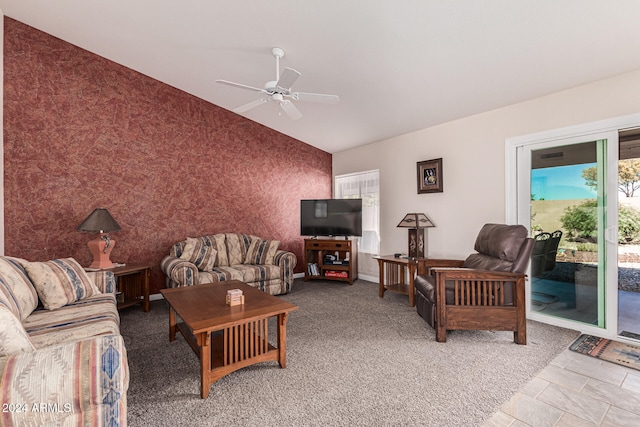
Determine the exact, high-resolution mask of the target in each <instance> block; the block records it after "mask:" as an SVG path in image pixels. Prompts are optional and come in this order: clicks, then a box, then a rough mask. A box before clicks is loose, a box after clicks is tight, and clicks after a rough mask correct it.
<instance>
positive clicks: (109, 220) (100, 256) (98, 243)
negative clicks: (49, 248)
mask: <svg viewBox="0 0 640 427" xmlns="http://www.w3.org/2000/svg"><path fill="white" fill-rule="evenodd" d="M77 230H78V231H82V232H85V233H100V237H97V238H95V239H93V240H90V241H89V242H88V243H87V246H89V251H91V254H92V255H93V262H92V263H91V265H90V266H89V267H90V268H99V269H103V268H111V267H113V263H112V262H111V260H109V255H110V254H111V250H112V249H113V247H114V246H115V245H116V242H115V240H112V239H111V237H110V236H109V232H111V231H118V230H120V225H119V224H118V223H117V222H116V220H115V219H113V217H112V216H111V214H110V213H109V211H108V210H107V209H105V208H96V209H94V211H93V212H91V213H90V214H89V216H88V217H87V218H86V219H85V220H84V221H82V223H81V224H80V225H79V226H78V229H77Z"/></svg>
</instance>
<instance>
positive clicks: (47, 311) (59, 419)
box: [0, 257, 129, 426]
mask: <svg viewBox="0 0 640 427" xmlns="http://www.w3.org/2000/svg"><path fill="white" fill-rule="evenodd" d="M115 285H116V282H115V277H114V275H113V273H112V272H111V271H99V272H90V273H87V272H85V271H84V269H83V268H82V267H81V266H80V265H79V264H78V263H77V262H76V261H75V260H73V259H72V258H67V259H61V260H52V261H47V262H41V263H40V262H38V263H36V262H27V261H25V260H23V259H19V258H11V257H0V375H1V376H0V403H1V404H2V411H0V426H26V425H33V426H36V425H38V426H40V425H47V426H54V425H55V426H72V425H73V426H76V425H83V426H126V424H127V389H128V387H129V368H128V364H127V357H126V349H125V347H124V342H123V338H122V336H121V335H120V317H119V314H118V310H117V305H116V299H115V294H114V291H115Z"/></svg>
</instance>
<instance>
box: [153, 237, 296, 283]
mask: <svg viewBox="0 0 640 427" xmlns="http://www.w3.org/2000/svg"><path fill="white" fill-rule="evenodd" d="M279 244H280V242H279V241H277V240H264V239H261V238H260V237H256V236H251V235H248V234H238V233H220V234H214V235H210V236H202V237H197V238H188V239H187V240H184V241H182V242H178V243H176V244H175V245H173V246H172V247H171V249H170V251H169V255H168V256H166V257H165V258H164V259H163V260H162V262H161V263H160V267H161V269H162V271H163V272H164V274H165V277H166V285H167V287H168V288H175V287H179V286H191V285H198V284H202V283H214V282H223V281H226V280H239V281H241V282H244V283H246V284H248V285H249V286H253V287H254V288H258V289H260V290H262V291H264V292H267V293H269V294H271V295H280V294H286V293H288V292H289V291H290V290H291V286H292V285H293V269H294V268H295V266H296V262H297V260H296V256H295V254H294V253H292V252H287V251H283V250H280V249H278V245H279Z"/></svg>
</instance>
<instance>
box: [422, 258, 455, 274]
mask: <svg viewBox="0 0 640 427" xmlns="http://www.w3.org/2000/svg"><path fill="white" fill-rule="evenodd" d="M462 264H464V261H463V260H461V259H432V258H425V259H422V260H420V261H418V274H430V270H431V269H433V268H435V267H462Z"/></svg>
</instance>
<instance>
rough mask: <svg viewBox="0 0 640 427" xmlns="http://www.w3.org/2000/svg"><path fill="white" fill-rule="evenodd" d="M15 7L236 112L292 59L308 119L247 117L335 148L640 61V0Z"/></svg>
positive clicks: (204, 0)
mask: <svg viewBox="0 0 640 427" xmlns="http://www.w3.org/2000/svg"><path fill="white" fill-rule="evenodd" d="M0 8H1V9H2V11H3V12H4V13H5V15H7V16H9V17H11V18H14V19H16V20H18V21H21V22H23V23H25V24H28V25H30V26H33V27H35V28H37V29H40V30H42V31H45V32H47V33H49V34H52V35H54V36H56V37H59V38H61V39H63V40H66V41H68V42H70V43H73V44H74V45H77V46H80V47H82V48H84V49H87V50H89V51H91V52H94V53H96V54H98V55H101V56H103V57H105V58H108V59H110V60H112V61H115V62H117V63H119V64H122V65H125V66H127V67H130V68H132V69H134V70H137V71H139V72H141V73H143V74H146V75H148V76H151V77H153V78H156V79H158V80H161V81H163V82H165V83H167V84H169V85H172V86H175V87H177V88H179V89H182V90H184V91H186V92H189V93H191V94H193V95H195V96H198V97H200V98H202V99H205V100H207V101H209V102H212V103H213V104H216V105H219V106H221V107H224V108H227V109H230V110H231V109H233V108H235V107H238V106H240V105H243V104H245V103H248V102H250V101H252V100H254V99H257V98H259V97H260V94H258V93H253V92H250V91H245V90H242V89H236V88H232V87H228V86H224V85H220V84H216V83H215V80H216V79H225V80H231V81H234V82H239V83H243V84H247V85H250V86H257V87H262V86H263V85H264V83H266V82H267V81H268V80H274V79H275V60H274V58H273V56H272V55H271V48H272V47H281V48H283V49H284V50H285V57H284V58H283V59H282V61H281V67H291V68H295V69H296V70H298V71H299V72H301V73H302V76H301V77H300V78H299V79H298V81H297V82H296V83H295V84H294V86H293V89H294V90H296V91H302V92H319V93H329V94H337V95H339V96H340V100H341V102H340V103H339V104H336V105H324V104H312V103H308V102H304V103H303V102H298V103H297V104H296V105H297V106H298V108H299V109H300V110H301V111H302V113H303V114H304V117H303V118H302V119H300V120H297V121H292V120H290V119H289V118H288V117H287V116H286V115H284V114H282V115H281V114H279V113H280V111H279V107H278V105H277V104H276V103H268V104H265V105H262V106H260V107H258V108H256V109H253V110H251V111H248V112H246V113H244V114H243V115H244V116H246V117H248V118H249V119H251V120H254V121H256V122H258V123H261V124H263V125H265V126H268V127H270V128H273V129H275V130H278V131H280V132H282V133H284V134H287V135H290V136H292V137H294V138H297V139H299V140H301V141H304V142H306V143H308V144H311V145H313V146H315V147H318V148H321V149H323V150H325V151H328V152H330V153H335V152H338V151H341V150H344V149H348V148H351V147H355V146H358V145H362V144H367V143H370V142H375V141H379V140H382V139H386V138H389V137H392V136H397V135H401V134H404V133H407V132H411V131H415V130H418V129H423V128H426V127H430V126H433V125H437V124H440V123H444V122H447V121H451V120H455V119H458V118H461V117H465V116H469V115H473V114H476V113H479V112H483V111H487V110H491V109H495V108H499V107H502V106H506V105H510V104H513V103H516V102H519V101H524V100H527V99H532V98H536V97H539V96H542V95H546V94H549V93H553V92H557V91H560V90H563V89H568V88H571V87H575V86H579V85H582V84H586V83H589V82H592V81H596V80H600V79H603V78H607V77H610V76H614V75H617V74H621V73H625V72H628V71H631V70H634V69H638V68H640V54H639V52H640V1H638V0H613V1H612V0H609V1H606V2H605V1H603V0H562V1H558V0H537V1H530V0H485V1H478V0H455V1H444V0H386V1H385V0H323V1H312V0H269V1H265V0H182V1H178V0H174V1H169V0H134V1H132V0H126V1H124V0H109V1H105V0H57V1H51V0H0Z"/></svg>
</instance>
